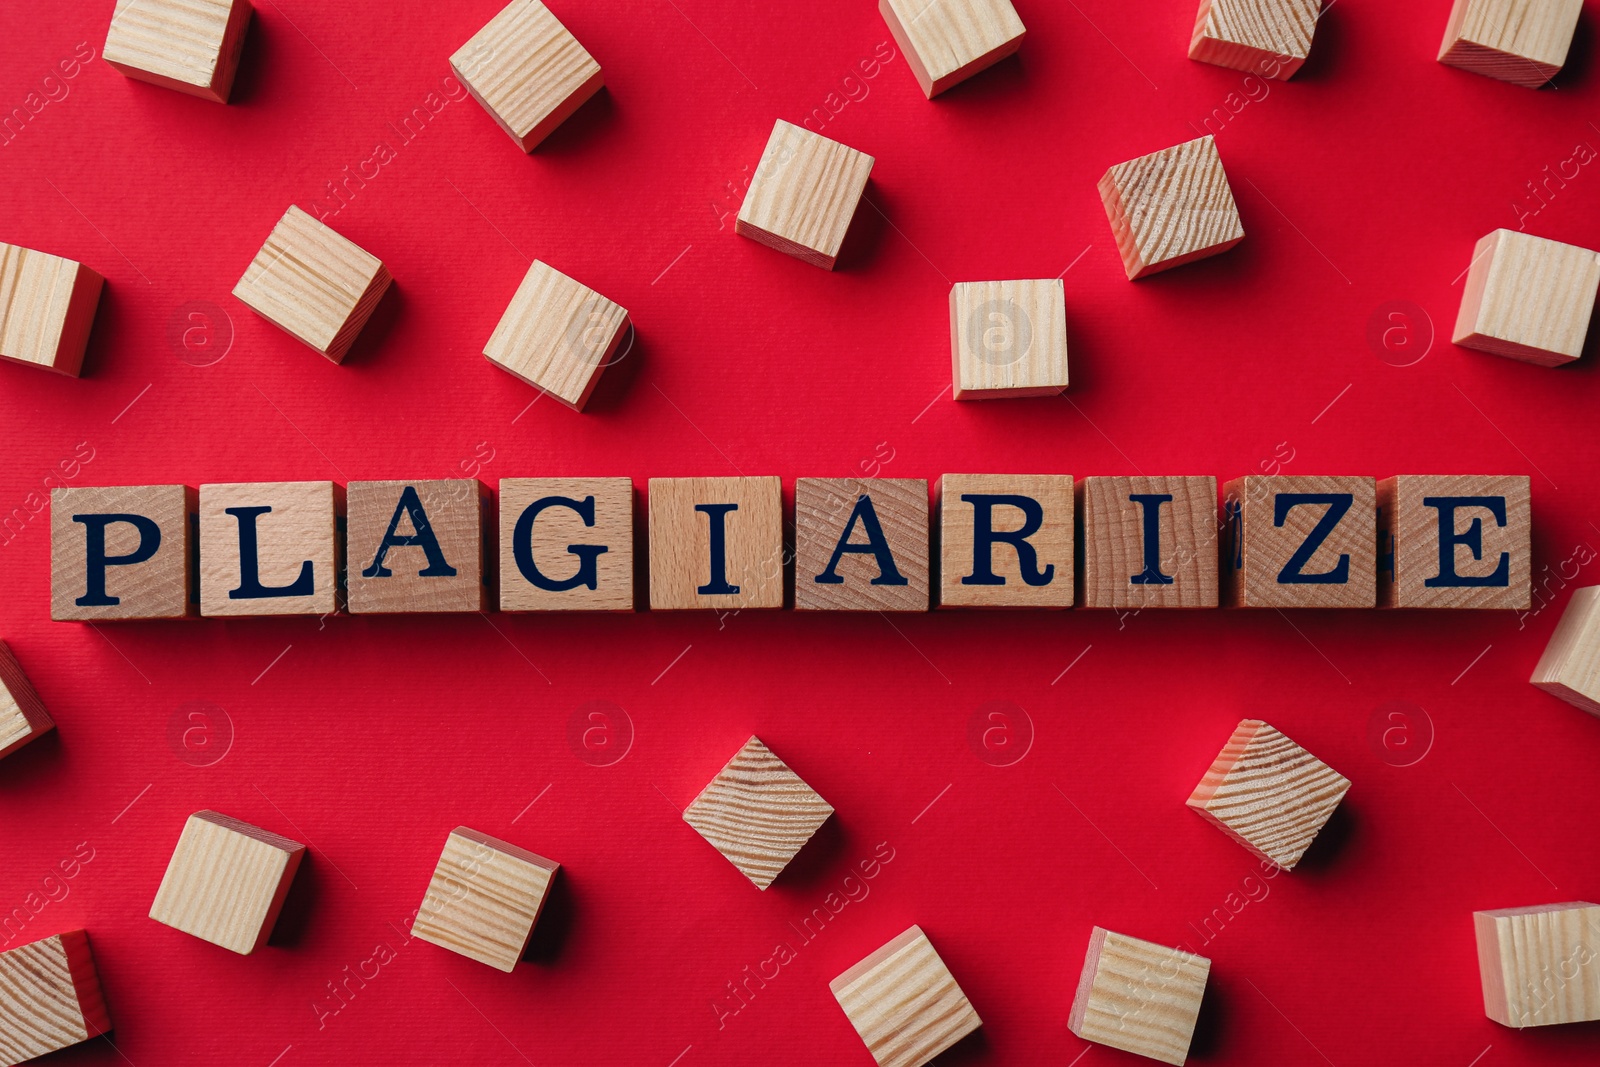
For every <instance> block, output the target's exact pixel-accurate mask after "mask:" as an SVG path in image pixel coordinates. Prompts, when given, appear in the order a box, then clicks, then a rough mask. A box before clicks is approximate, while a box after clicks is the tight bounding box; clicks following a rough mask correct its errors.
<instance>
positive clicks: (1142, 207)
mask: <svg viewBox="0 0 1600 1067" xmlns="http://www.w3.org/2000/svg"><path fill="white" fill-rule="evenodd" d="M1100 199H1101V201H1102V202H1103V203H1104V204H1105V208H1106V217H1107V218H1109V219H1110V220H1111V233H1112V236H1113V237H1114V238H1116V242H1117V250H1118V251H1119V252H1121V253H1122V266H1123V269H1124V270H1126V271H1127V273H1128V278H1129V280H1130V281H1131V280H1133V279H1135V278H1144V277H1148V276H1149V275H1151V274H1157V273H1159V272H1161V271H1164V270H1171V269H1172V268H1173V267H1181V266H1183V265H1184V264H1185V263H1193V262H1194V261H1195V260H1197V259H1205V258H1206V257H1207V256H1215V255H1218V254H1220V253H1222V252H1226V251H1227V250H1228V249H1230V248H1232V247H1233V246H1234V245H1236V244H1238V243H1239V242H1240V241H1242V240H1244V226H1243V225H1242V224H1241V223H1240V222H1239V209H1238V208H1237V207H1236V206H1235V205H1234V202H1233V189H1232V188H1231V187H1230V186H1229V185H1228V175H1227V172H1226V171H1224V170H1223V169H1222V157H1221V156H1220V155H1218V154H1217V142H1216V140H1215V139H1214V138H1212V137H1211V136H1210V135H1209V134H1208V135H1207V136H1205V137H1197V138H1195V139H1194V140H1193V141H1185V142H1184V143H1183V144H1180V145H1174V146H1173V147H1171V148H1164V149H1162V150H1161V151H1159V152H1152V153H1151V154H1150V155H1148V156H1140V157H1139V158H1138V159H1131V160H1129V161H1128V162H1126V163H1119V164H1117V165H1116V166H1115V167H1112V168H1111V169H1110V170H1108V171H1106V173H1105V176H1104V177H1103V178H1101V179H1100Z"/></svg>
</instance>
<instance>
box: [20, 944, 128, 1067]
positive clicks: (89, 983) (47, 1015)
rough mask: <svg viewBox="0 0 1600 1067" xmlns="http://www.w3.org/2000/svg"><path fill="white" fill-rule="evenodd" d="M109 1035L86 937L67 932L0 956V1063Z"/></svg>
mask: <svg viewBox="0 0 1600 1067" xmlns="http://www.w3.org/2000/svg"><path fill="white" fill-rule="evenodd" d="M110 1030H111V1014H110V1013H109V1012H108V1011H107V1010H106V1000H105V995H104V994H103V993H102V992H101V990H100V978H99V975H98V974H97V973H96V972H95V966H94V954H93V953H92V952H90V950H89V935H88V934H86V933H84V932H83V931H82V930H72V931H69V932H67V933H64V934H56V935H55V936H54V937H46V938H44V939H42V940H39V941H33V942H30V943H29V944H26V945H19V946H18V947H16V948H13V949H7V950H6V951H5V952H0V1064H14V1063H22V1062H24V1061H25V1060H31V1059H34V1058H35V1057H37V1056H43V1055H45V1054H46V1053H50V1052H55V1051H56V1050H57V1049H64V1048H67V1047H69V1046H71V1045H76V1044H80V1043H81V1042H84V1041H88V1040H89V1039H90V1038H92V1037H99V1036H100V1035H101V1034H104V1033H107V1032H109V1031H110Z"/></svg>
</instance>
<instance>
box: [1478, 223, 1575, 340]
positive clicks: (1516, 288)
mask: <svg viewBox="0 0 1600 1067" xmlns="http://www.w3.org/2000/svg"><path fill="white" fill-rule="evenodd" d="M1597 293H1600V253H1597V252H1593V251H1591V250H1589V249H1587V248H1580V247H1578V246H1577V245H1568V244H1562V243H1561V242H1560V241H1548V240H1545V239H1544V238H1543V237H1534V236H1532V235H1531V234H1526V233H1518V232H1517V231H1516V230H1496V231H1494V232H1493V233H1491V234H1488V235H1487V236H1485V237H1484V238H1483V239H1482V240H1480V241H1479V242H1478V244H1477V247H1476V248H1474V249H1473V251H1472V264H1471V269H1470V270H1469V271H1468V273H1467V286H1466V290H1465V291H1464V292H1463V293H1462V294H1461V310H1460V311H1459V312H1458V313H1457V315H1456V328H1455V332H1454V334H1453V335H1452V337H1451V340H1453V341H1454V342H1455V343H1456V344H1458V345H1461V346H1462V347H1464V348H1475V349H1477V350H1478V351H1480V352H1489V353H1492V354H1493V355H1496V356H1506V357H1507V358H1509V359H1518V360H1522V361H1523V362H1525V363H1536V364H1538V365H1540V366H1543V367H1556V366H1560V365H1561V364H1563V363H1571V362H1572V361H1573V360H1575V359H1577V358H1578V357H1579V356H1580V355H1582V354H1583V342H1584V338H1586V337H1587V336H1588V335H1589V320H1590V318H1591V317H1592V316H1593V314H1594V302H1595V296H1596V294H1597Z"/></svg>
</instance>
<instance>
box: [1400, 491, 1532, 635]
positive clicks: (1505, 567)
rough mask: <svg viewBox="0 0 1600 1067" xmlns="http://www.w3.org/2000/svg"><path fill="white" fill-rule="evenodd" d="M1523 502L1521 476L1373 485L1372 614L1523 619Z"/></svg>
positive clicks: (1526, 517) (1527, 562)
mask: <svg viewBox="0 0 1600 1067" xmlns="http://www.w3.org/2000/svg"><path fill="white" fill-rule="evenodd" d="M1530 499H1531V482H1530V480H1529V478H1528V476H1527V475H1525V474H1507V475H1473V474H1401V475H1396V476H1395V477H1393V478H1385V479H1384V480H1383V481H1381V482H1379V483H1378V604H1379V606H1380V607H1386V608H1508V609H1514V610H1517V611H1526V610H1527V609H1528V607H1529V605H1530V604H1531V603H1532V601H1533V588H1532V581H1531V574H1532V571H1533V561H1532V557H1533V549H1532V519H1531V514H1532V511H1531V503H1530Z"/></svg>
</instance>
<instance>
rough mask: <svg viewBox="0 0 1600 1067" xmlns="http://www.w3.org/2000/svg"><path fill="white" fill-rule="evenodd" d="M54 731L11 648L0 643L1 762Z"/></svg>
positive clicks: (46, 713) (52, 722)
mask: <svg viewBox="0 0 1600 1067" xmlns="http://www.w3.org/2000/svg"><path fill="white" fill-rule="evenodd" d="M55 728H56V724H55V720H53V719H52V718H50V713H49V712H47V711H45V710H44V704H43V703H42V702H41V701H40V700H39V694H38V693H36V692H34V689H33V683H32V682H29V681H28V676H27V675H25V674H23V673H22V667H21V665H20V664H18V663H17V657H16V656H15V655H14V654H13V653H12V651H11V646H10V645H8V644H6V643H5V642H4V641H0V759H3V758H4V757H6V756H9V755H11V753H13V752H15V751H16V750H17V749H19V748H21V747H22V746H23V745H26V744H27V743H28V742H29V741H36V740H38V739H39V738H41V737H43V736H44V735H45V734H47V733H49V732H50V731H51V730H54V729H55Z"/></svg>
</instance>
